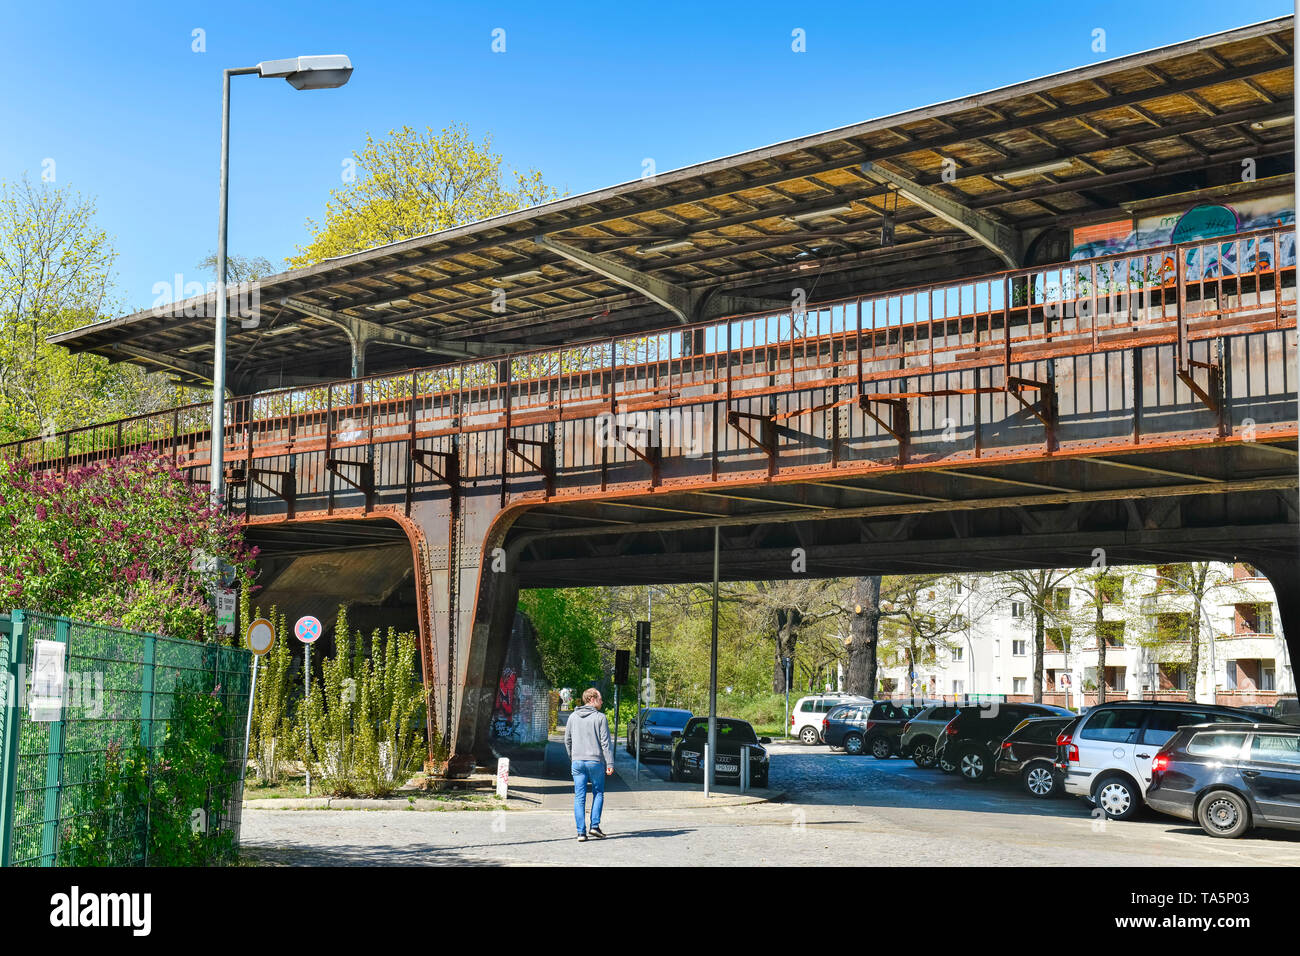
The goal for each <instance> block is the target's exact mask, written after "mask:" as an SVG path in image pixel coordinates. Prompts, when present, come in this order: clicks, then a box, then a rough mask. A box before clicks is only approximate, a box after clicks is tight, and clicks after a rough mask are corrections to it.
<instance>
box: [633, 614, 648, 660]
mask: <svg viewBox="0 0 1300 956" xmlns="http://www.w3.org/2000/svg"><path fill="white" fill-rule="evenodd" d="M636 666H637V667H649V666H650V622H649V621H637V622H636Z"/></svg>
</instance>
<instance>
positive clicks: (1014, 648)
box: [1011, 641, 1029, 657]
mask: <svg viewBox="0 0 1300 956" xmlns="http://www.w3.org/2000/svg"><path fill="white" fill-rule="evenodd" d="M1028 646H1029V642H1028V641H1012V642H1011V655H1012V656H1013V657H1024V656H1025V654H1027V653H1028Z"/></svg>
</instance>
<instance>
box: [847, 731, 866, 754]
mask: <svg viewBox="0 0 1300 956" xmlns="http://www.w3.org/2000/svg"><path fill="white" fill-rule="evenodd" d="M844 752H845V753H846V754H853V755H854V756H857V755H858V754H860V753H862V735H861V734H845V735H844Z"/></svg>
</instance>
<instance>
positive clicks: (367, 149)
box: [288, 124, 560, 267]
mask: <svg viewBox="0 0 1300 956" xmlns="http://www.w3.org/2000/svg"><path fill="white" fill-rule="evenodd" d="M354 158H355V166H356V169H357V173H356V177H355V179H352V180H350V181H349V180H347V179H346V178H345V182H344V184H343V186H341V187H340V188H338V189H335V190H333V191H332V192H331V193H330V200H329V202H328V203H327V204H326V206H325V222H324V225H323V226H321V225H318V224H317V223H316V222H315V221H313V220H308V221H307V228H308V229H309V230H311V231H312V234H313V235H312V239H311V242H309V243H308V244H307V245H306V246H305V247H301V246H300V247H299V249H298V254H297V255H296V256H293V257H291V258H290V259H289V260H288V262H289V265H291V266H294V267H302V266H307V265H311V264H312V263H315V262H319V261H321V260H322V259H327V258H331V257H334V256H340V255H346V254H348V253H352V252H360V251H362V250H364V249H371V248H374V247H376V246H380V245H385V244H387V243H391V242H399V241H401V240H403V239H411V238H414V237H416V236H423V235H427V234H429V233H431V232H437V231H439V230H442V229H448V228H451V227H452V226H458V225H464V224H465V223H470V222H477V221H479V220H482V219H488V218H490V217H492V216H497V215H501V214H502V213H506V212H512V211H514V210H516V209H523V208H526V207H528V206H532V205H537V204H538V203H542V202H549V201H550V200H552V199H556V198H559V195H560V194H559V193H558V192H557V191H555V190H554V189H551V188H550V187H548V186H547V185H546V184H545V183H544V182H543V180H542V175H541V173H539V172H538V171H537V170H529V171H528V172H526V173H524V172H519V171H517V170H510V171H509V178H510V179H511V180H512V181H513V182H512V184H511V185H510V186H508V185H507V184H506V183H503V178H505V172H506V171H505V170H503V167H502V157H501V156H500V155H499V154H497V153H494V152H493V151H492V137H491V136H490V135H488V136H485V137H484V138H483V140H482V142H480V143H476V142H475V141H474V140H473V139H471V137H470V134H469V129H468V127H466V126H464V125H463V124H453V125H452V126H449V127H447V128H446V129H444V130H442V131H441V132H435V131H434V130H433V129H432V127H429V128H427V129H425V130H424V131H420V130H416V129H413V128H412V127H410V126H403V127H402V128H401V129H397V130H390V131H389V133H388V136H387V137H386V138H384V139H381V140H376V139H375V138H374V137H373V136H372V135H371V134H369V133H367V134H366V142H365V145H364V146H363V147H362V148H361V150H360V151H359V152H357V153H355V154H354ZM511 186H512V187H513V188H511Z"/></svg>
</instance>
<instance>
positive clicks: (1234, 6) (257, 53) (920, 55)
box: [0, 0, 1291, 308]
mask: <svg viewBox="0 0 1300 956" xmlns="http://www.w3.org/2000/svg"><path fill="white" fill-rule="evenodd" d="M1290 11H1291V4H1290V3H1287V2H1278V0H1269V2H1258V0H1233V2H1231V3H1225V2H1222V0H1219V2H1201V0H1179V2H1177V3H1166V4H1155V3H1143V4H1135V3H1131V2H1110V0H1102V2H1091V3H1069V4H1066V3H1055V4H1045V3H1042V2H1009V0H1004V2H992V0H990V2H983V3H969V2H967V3H954V4H950V5H947V4H942V3H934V2H925V3H921V2H912V3H895V2H889V3H880V4H876V3H867V2H855V3H843V4H812V3H803V4H793V3H782V4H777V3H763V2H743V3H721V2H719V3H712V2H707V0H706V2H701V0H695V2H672V0H668V2H662V3H656V4H644V3H633V4H619V3H612V2H604V3H590V4H561V3H527V4H525V3H477V2H476V3H469V2H466V3H462V4H445V3H431V2H414V0H413V2H405V0H403V2H394V0H388V2H370V3H360V2H357V0H349V2H346V3H331V2H325V0H317V2H313V3H305V2H274V0H263V2H259V3H246V2H235V0H232V2H227V3H222V4H212V5H210V6H209V5H205V4H188V3H181V2H172V3H136V4H129V3H128V4H103V3H98V2H96V3H88V2H82V3H62V4H37V3H23V4H19V3H10V4H7V6H6V10H5V13H4V21H5V22H4V28H3V31H0V179H3V180H11V179H14V178H16V177H18V176H20V175H21V174H22V173H23V172H24V171H27V172H28V173H29V174H30V175H31V176H32V178H33V179H39V177H40V174H41V168H42V161H43V160H45V159H47V158H50V159H53V160H54V161H55V163H56V166H55V172H56V176H57V181H58V183H60V184H61V185H67V186H71V187H72V188H74V189H76V190H78V191H80V192H82V193H85V194H88V195H91V196H94V197H95V198H96V199H97V201H98V205H99V217H100V223H101V225H102V226H103V227H104V228H105V229H107V230H108V231H109V232H110V233H111V234H113V235H114V236H115V237H116V243H117V248H118V251H119V253H120V258H119V262H118V277H117V278H118V297H119V300H120V303H119V304H120V305H121V306H122V307H124V308H135V307H143V306H147V305H148V304H149V303H150V302H151V301H152V300H153V298H154V296H153V293H152V288H153V285H154V283H156V282H159V281H171V279H172V276H173V274H174V273H176V272H181V273H184V274H185V275H186V277H187V279H199V278H204V277H201V276H200V273H199V270H198V269H197V268H196V264H197V263H198V261H199V260H200V259H201V258H202V257H203V256H204V255H206V254H207V253H208V252H210V251H212V250H213V249H214V248H215V246H216V206H217V161H218V151H219V135H220V106H221V104H220V77H221V70H222V69H223V68H225V67H229V66H251V65H253V64H255V63H257V62H259V61H261V60H267V59H276V58H280V57H287V56H294V55H298V54H306V53H346V54H348V55H349V56H351V58H352V62H353V64H354V66H355V67H356V72H355V74H354V75H353V78H352V81H351V83H349V85H348V86H346V87H344V88H342V89H339V90H330V91H323V92H312V93H298V92H295V91H294V90H292V89H291V88H290V87H289V86H288V85H287V84H286V83H284V82H283V81H280V80H260V79H257V78H256V77H237V78H236V79H235V81H234V91H233V97H232V98H233V112H232V116H233V119H232V167H233V171H232V177H231V227H230V229H231V237H230V248H231V251H232V252H236V253H240V254H243V255H263V256H266V257H267V258H268V259H270V260H271V261H272V262H273V263H275V264H276V266H277V267H279V266H281V264H282V261H283V259H284V257H285V256H286V255H288V254H290V253H292V252H293V250H294V248H295V246H296V245H297V244H299V243H302V242H304V241H305V239H306V231H305V227H304V221H305V220H306V219H307V217H309V216H311V217H316V218H319V216H320V214H321V212H322V211H323V209H324V205H325V201H326V199H327V197H328V195H329V191H330V189H332V188H334V187H336V186H338V185H340V171H341V168H342V166H341V164H342V162H343V160H344V159H345V158H346V157H348V156H350V155H351V153H352V151H353V150H354V149H356V148H358V146H359V145H360V144H361V143H362V141H363V138H364V135H365V133H366V132H367V131H370V132H373V133H375V134H377V135H382V134H384V133H385V132H387V131H388V130H390V129H392V128H395V127H399V126H401V125H403V124H409V125H411V126H415V127H417V128H423V127H425V126H432V127H434V128H435V129H441V128H442V127H444V126H446V125H447V124H449V123H453V122H464V123H466V124H468V125H469V127H470V129H471V131H472V132H473V133H474V134H475V135H476V137H477V136H479V135H481V134H483V133H485V132H491V133H492V135H493V137H494V139H495V145H496V148H497V149H498V151H500V152H501V153H502V154H503V155H504V156H505V158H506V161H507V162H508V163H509V164H511V165H515V166H519V167H524V168H527V167H536V168H537V169H540V170H541V171H542V172H543V174H544V175H545V178H546V180H547V181H548V182H549V183H550V184H552V185H554V186H556V187H558V188H560V189H562V190H565V191H568V192H571V193H578V192H584V191H586V190H589V189H595V188H599V187H602V186H607V185H611V184H614V183H618V182H624V181H627V180H630V179H635V178H637V177H638V176H639V175H640V173H641V163H642V160H643V159H644V158H646V157H652V158H653V159H654V161H655V163H656V165H657V168H658V169H659V171H661V172H662V171H665V170H669V169H674V168H677V167H680V166H685V165H689V164H691V163H695V162H700V161H702V160H707V159H712V158H715V157H718V156H724V155H727V154H730V153H734V152H739V151H741V150H744V149H748V148H752V147H757V146H763V145H766V144H768V143H772V142H777V141H779V140H783V139H787V138H790V137H793V136H798V135H802V134H805V133H812V132H817V131H820V130H824V129H830V128H833V127H836V126H841V125H844V124H846V123H852V122H857V121H860V120H865V119H869V118H871V117H875V116H881V115H885V114H889V113H893V112H896V111H899V110H903V109H908V108H911V107H916V106H922V105H925V104H928V103H932V102H936V101H940V100H945V99H949V98H952V97H956V96H961V95H964V94H968V93H974V92H979V91H981V90H986V89H991V88H994V87H998V86H1003V85H1006V84H1008V83H1014V82H1017V81H1020V80H1024V79H1029V78H1031V77H1035V76H1041V75H1043V74H1046V73H1054V72H1057V71H1059V70H1063V69H1068V68H1070V67H1074V66H1079V65H1082V64H1086V63H1090V62H1094V61H1096V60H1098V59H1104V58H1109V57H1113V56H1119V55H1122V54H1125V53H1132V52H1135V51H1138V50H1144V49H1148V48H1151V47H1155V46H1160V45H1162V44H1167V43H1173V42H1176V41H1179V40H1184V39H1189V38H1191V37H1194V36H1200V35H1203V34H1206V33H1213V32H1216V31H1219V30H1222V29H1226V28H1229V27H1234V26H1240V25H1243V24H1246V23H1252V22H1255V21H1258V20H1264V19H1268V18H1271V17H1275V16H1279V15H1283V14H1287V13H1289V12H1290ZM498 27H499V28H502V29H504V30H505V31H506V34H505V35H506V52H505V53H503V54H500V53H493V52H492V49H491V44H492V31H493V29H495V28H498ZM196 28H201V29H203V30H204V31H205V36H206V52H204V53H195V52H192V51H191V45H192V43H193V40H192V35H191V31H193V30H194V29H196ZM796 28H799V29H802V30H804V31H805V34H806V38H807V52H804V53H794V52H792V51H791V31H792V30H794V29H796ZM1097 28H1102V29H1104V30H1105V31H1106V41H1107V50H1106V53H1104V54H1099V53H1094V52H1093V51H1092V48H1091V46H1092V39H1093V30H1094V29H1097Z"/></svg>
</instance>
